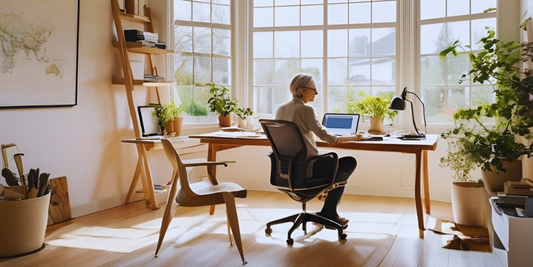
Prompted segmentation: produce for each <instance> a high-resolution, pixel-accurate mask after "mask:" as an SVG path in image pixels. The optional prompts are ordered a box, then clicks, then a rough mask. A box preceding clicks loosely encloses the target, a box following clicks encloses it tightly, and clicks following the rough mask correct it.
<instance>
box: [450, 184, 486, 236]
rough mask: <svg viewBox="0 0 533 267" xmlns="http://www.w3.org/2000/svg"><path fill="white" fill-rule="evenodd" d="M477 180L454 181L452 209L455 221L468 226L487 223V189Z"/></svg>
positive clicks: (481, 225)
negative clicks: (485, 205)
mask: <svg viewBox="0 0 533 267" xmlns="http://www.w3.org/2000/svg"><path fill="white" fill-rule="evenodd" d="M476 186H477V183H475V182H453V183H452V209H453V217H454V219H455V222H456V223H458V224H461V225H467V226H480V227H483V226H484V224H485V208H484V206H483V201H485V194H486V193H485V189H484V188H483V187H476Z"/></svg>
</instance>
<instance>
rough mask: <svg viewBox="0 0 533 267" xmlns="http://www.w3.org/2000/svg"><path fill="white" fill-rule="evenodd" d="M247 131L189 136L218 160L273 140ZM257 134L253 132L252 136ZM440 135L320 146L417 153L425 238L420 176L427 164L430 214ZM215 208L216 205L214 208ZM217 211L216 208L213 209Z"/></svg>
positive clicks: (420, 222)
mask: <svg viewBox="0 0 533 267" xmlns="http://www.w3.org/2000/svg"><path fill="white" fill-rule="evenodd" d="M245 135H246V134H243V133H235V134H234V135H232V134H229V133H222V132H217V133H207V134H199V135H191V136H189V138H199V139H200V142H201V143H206V144H208V145H209V148H208V154H207V160H209V161H216V157H217V152H218V151H222V150H227V149H231V148H236V147H241V146H270V142H269V141H268V139H267V138H266V136H259V137H255V136H254V137H246V136H245ZM252 136H253V135H252ZM437 141H438V135H435V134H429V135H428V136H427V139H426V140H420V141H403V140H399V139H397V138H384V140H383V141H360V142H357V141H354V142H345V143H339V144H334V145H330V144H327V143H325V142H323V141H317V145H318V146H319V147H331V148H342V149H353V150H368V151H382V152H400V153H410V154H415V155H416V161H415V164H416V169H415V170H416V175H415V202H416V215H417V218H418V229H419V235H420V238H423V237H424V230H425V226H424V215H423V208H422V199H421V194H420V180H421V179H420V177H421V176H422V175H421V172H422V163H423V164H424V175H423V177H424V199H425V206H426V214H430V213H431V210H430V199H429V183H428V182H429V179H428V156H427V152H428V150H431V151H435V150H436V149H437ZM208 172H209V174H210V175H212V176H213V177H216V167H215V166H213V167H208ZM212 208H213V207H212ZM212 211H213V210H212Z"/></svg>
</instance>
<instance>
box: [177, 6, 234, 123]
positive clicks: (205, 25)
mask: <svg viewBox="0 0 533 267" xmlns="http://www.w3.org/2000/svg"><path fill="white" fill-rule="evenodd" d="M183 1H185V2H191V14H192V12H193V10H194V6H193V3H203V4H206V2H203V1H198V0H183ZM229 2H230V4H229V5H230V24H229V25H228V24H222V23H214V22H198V21H193V20H192V18H191V21H184V20H177V19H175V14H174V4H175V0H169V1H168V18H169V19H168V21H169V30H168V32H169V42H168V43H169V44H170V47H172V48H174V47H175V46H176V43H175V40H176V32H175V30H174V27H175V26H188V27H202V28H209V29H210V30H211V52H210V53H209V55H210V57H209V58H210V66H211V73H210V80H211V81H213V55H214V54H215V52H214V43H213V36H214V33H213V30H214V29H222V30H229V31H230V42H231V43H230V51H231V52H230V53H231V55H230V57H229V59H230V60H231V75H230V98H231V99H234V98H235V97H236V95H237V91H238V89H237V88H236V83H237V81H236V80H237V79H236V69H237V68H236V61H237V55H236V42H237V38H236V34H235V33H236V25H235V24H236V21H237V19H236V11H235V10H236V4H235V0H229ZM208 4H210V7H211V8H212V5H213V4H218V3H213V0H209V3H208ZM210 17H211V20H212V12H210ZM177 21H179V22H180V23H179V24H177V23H176V22H177ZM191 39H192V42H193V44H192V50H193V51H192V52H191V53H192V54H194V53H196V52H194V30H193V33H192V37H191ZM174 59H175V58H174V54H171V55H169V60H168V68H167V69H168V72H169V77H172V78H171V79H172V80H173V81H174V79H173V76H174V74H175V70H174V62H175V60H174ZM192 60H193V62H194V59H192ZM192 68H193V74H192V75H193V79H194V64H193V67H192ZM177 86H178V85H176V81H174V82H173V85H172V87H171V88H172V89H170V99H177V98H179V96H177V89H176V87H177ZM191 87H196V86H195V85H194V82H193V85H191ZM208 112H209V111H208ZM189 117H195V116H189ZM184 125H186V128H191V129H197V128H204V127H213V126H215V125H218V122H217V121H206V122H184Z"/></svg>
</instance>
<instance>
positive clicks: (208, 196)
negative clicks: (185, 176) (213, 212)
mask: <svg viewBox="0 0 533 267" xmlns="http://www.w3.org/2000/svg"><path fill="white" fill-rule="evenodd" d="M190 188H191V190H192V191H193V192H194V193H195V194H197V196H188V195H186V194H184V193H183V192H182V190H181V189H180V191H179V192H178V196H177V197H176V202H177V203H178V205H180V206H184V207H197V206H204V205H217V204H224V197H223V196H222V193H223V192H230V193H231V194H233V196H234V197H238V198H245V197H246V196H247V194H248V192H247V191H246V189H244V188H242V187H241V186H240V185H238V184H236V183H231V182H224V183H220V184H218V185H213V184H211V182H209V181H205V180H204V181H201V182H198V183H192V184H190Z"/></svg>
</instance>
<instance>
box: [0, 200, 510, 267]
mask: <svg viewBox="0 0 533 267" xmlns="http://www.w3.org/2000/svg"><path fill="white" fill-rule="evenodd" d="M321 206H322V202H320V201H318V200H313V201H311V202H310V203H309V204H308V211H309V212H313V211H318V210H320V208H321ZM237 209H238V212H239V220H240V221H241V232H242V234H243V242H244V251H245V256H246V258H247V260H248V264H247V265H246V266H297V265H300V266H303V265H302V264H303V263H304V262H305V265H306V266H323V267H325V266H331V265H330V264H328V263H329V262H330V261H329V260H328V259H330V258H331V257H340V258H342V257H344V258H346V255H340V254H339V253H342V249H341V248H343V244H342V243H340V242H339V241H337V240H335V239H336V234H335V233H334V232H333V231H328V230H324V231H320V230H316V231H315V232H316V233H318V232H320V233H319V234H323V235H322V236H320V235H318V234H317V235H314V234H313V233H311V234H309V233H308V235H303V232H301V231H300V230H297V231H295V233H294V234H293V238H294V239H295V245H294V246H293V251H295V250H296V249H302V250H308V251H309V250H317V252H316V254H317V256H315V258H316V259H309V258H307V259H301V257H302V256H300V255H306V254H301V253H292V254H284V256H280V255H281V254H282V253H281V252H283V253H286V252H287V251H288V248H287V245H285V244H284V238H285V236H284V234H285V233H286V228H278V227H273V230H274V233H273V235H272V237H265V235H264V232H263V231H264V221H268V220H273V219H277V218H281V217H283V216H284V215H289V214H293V213H296V212H299V209H300V206H299V203H297V202H294V201H293V200H291V199H290V198H289V197H287V196H286V195H285V194H283V193H272V192H259V191H249V194H248V197H247V198H246V199H237ZM431 209H432V216H436V217H448V218H450V217H452V209H451V205H450V204H449V203H442V202H436V201H432V202H431ZM163 210H164V206H163V207H162V208H161V209H160V210H157V211H152V210H150V209H148V208H146V207H145V204H144V202H136V203H132V204H129V205H124V206H120V207H117V208H113V209H109V210H105V211H101V212H98V213H94V214H91V215H87V216H83V217H80V218H76V219H73V220H70V221H67V222H63V223H59V224H56V225H52V226H50V227H48V229H47V238H46V243H47V247H46V248H45V249H44V250H43V251H41V252H38V253H36V254H33V255H29V256H25V257H20V258H15V259H4V260H0V266H2V267H3V266H76V267H81V266H100V265H105V266H141V265H147V266H178V265H179V266H205V265H206V264H205V263H206V262H209V263H210V264H207V265H211V266H240V259H239V256H238V252H237V251H236V248H235V246H233V247H231V246H228V245H229V242H228V237H227V232H226V224H225V215H224V208H223V206H217V212H216V213H215V215H213V216H209V215H208V214H207V213H208V208H207V207H203V208H180V209H178V211H177V213H176V216H175V219H174V220H173V221H172V224H171V226H170V228H169V229H171V230H169V232H168V234H167V236H166V238H165V243H164V244H163V247H162V250H161V252H160V257H159V258H158V259H156V260H153V252H154V247H155V242H156V241H157V236H158V235H157V229H158V228H159V226H160V223H161V217H162V214H163ZM339 213H340V214H341V215H342V216H343V217H347V218H348V219H350V223H349V227H348V229H347V232H348V242H357V241H353V240H357V239H358V238H360V237H361V236H365V235H368V236H370V237H371V234H374V235H375V234H381V235H382V236H388V237H392V238H394V236H396V239H395V240H394V239H392V240H394V243H393V244H392V247H391V248H390V250H389V251H388V253H387V254H386V256H385V257H384V259H383V260H381V259H380V260H379V261H378V262H372V263H370V264H369V263H368V262H366V264H367V266H383V267H392V266H435V267H436V266H450V267H460V266H468V267H472V266H480V267H481V266H491V267H492V266H494V267H499V266H502V265H501V263H500V261H499V259H498V257H496V256H495V255H493V254H491V253H482V252H463V251H455V250H448V249H443V248H441V247H442V245H443V244H444V243H445V241H446V239H449V236H440V235H436V234H434V233H432V232H431V231H426V232H425V234H426V237H425V239H420V238H418V228H417V220H416V214H415V203H414V199H410V198H400V197H375V196H359V195H345V196H344V197H343V200H342V202H341V203H340V205H339ZM180 215H181V216H180ZM254 220H255V221H256V222H258V223H256V224H254V223H253V222H254ZM426 220H427V221H428V223H429V224H431V222H432V221H433V220H432V218H431V217H426ZM244 221H246V225H244V224H243V222H244ZM173 225H174V227H175V228H174V230H172V227H173ZM176 225H180V226H181V228H179V227H176ZM184 225H185V226H186V227H183V226H184ZM187 226H190V227H187ZM199 226H200V227H199ZM317 227H318V226H315V228H312V227H309V226H308V230H309V231H310V232H313V231H314V230H313V229H320V228H317ZM215 234H216V237H217V240H215V241H213V240H212V239H213V236H215ZM274 234H278V235H279V236H275V235H274ZM302 235H303V236H302ZM250 236H251V237H252V238H254V240H253V241H254V242H253V244H252V243H250V242H248V241H246V239H247V238H246V237H250ZM328 237H330V239H331V240H326V241H324V240H323V239H327V238H328ZM248 239H250V238H248ZM370 239H371V238H370ZM125 240H126V241H127V242H126V241H125ZM275 242H278V243H275ZM391 242H392V241H391ZM349 244H355V246H359V248H361V251H364V247H365V246H367V245H368V246H370V243H349ZM273 245H276V246H277V247H278V248H277V249H278V250H277V252H276V253H275V254H273V253H265V252H264V249H265V246H273ZM176 247H179V248H180V249H181V250H180V251H182V254H181V255H175V254H176V253H175V252H176ZM344 247H346V246H344ZM387 249H388V248H387ZM337 251H339V252H337ZM346 251H348V252H349V251H350V250H346ZM323 252H326V253H325V255H321V254H322V253H323ZM352 252H353V250H352ZM334 253H336V254H334ZM226 254H227V255H228V256H227V257H226V256H223V257H220V256H216V255H226ZM383 255H385V254H383ZM299 257H300V258H299ZM305 257H308V256H305ZM381 258H382V257H381ZM137 259H139V260H137ZM147 259H148V260H147ZM156 262H158V263H159V264H158V263H156ZM162 262H164V264H161V263H162ZM177 262H180V264H178V265H176V263H177ZM310 262H312V264H310ZM343 265H344V266H361V265H363V263H361V264H360V265H359V263H357V262H353V261H346V260H344V261H338V262H336V266H343Z"/></svg>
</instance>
